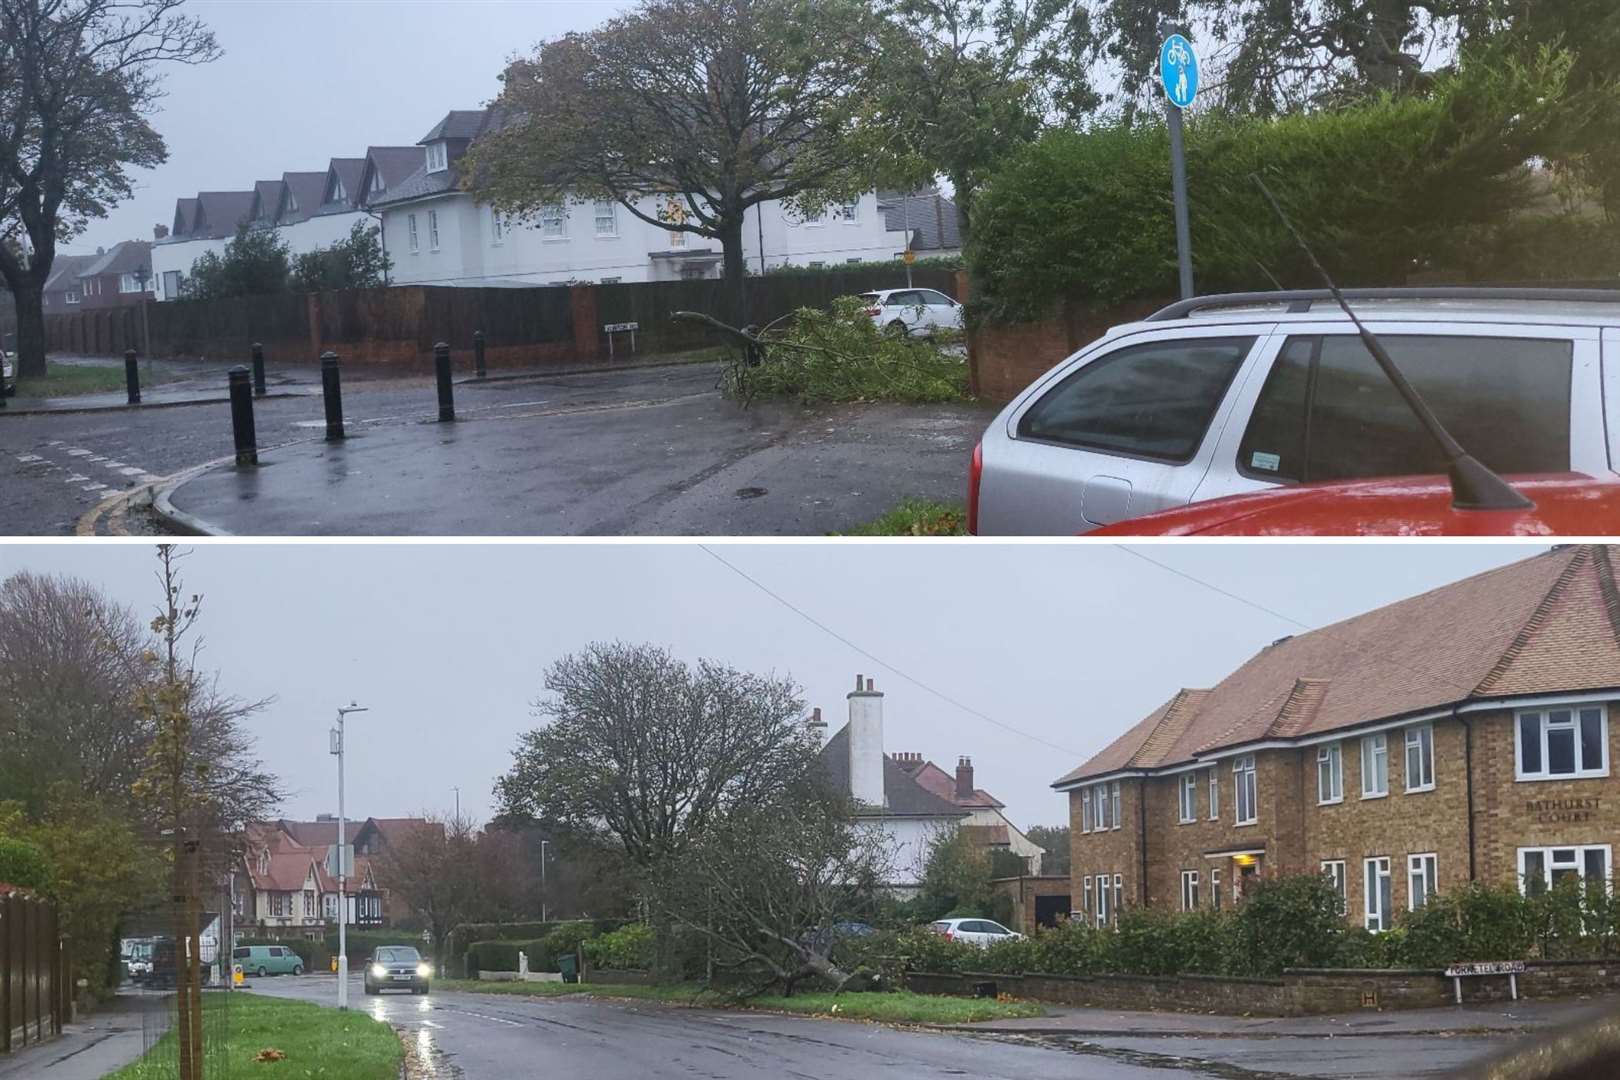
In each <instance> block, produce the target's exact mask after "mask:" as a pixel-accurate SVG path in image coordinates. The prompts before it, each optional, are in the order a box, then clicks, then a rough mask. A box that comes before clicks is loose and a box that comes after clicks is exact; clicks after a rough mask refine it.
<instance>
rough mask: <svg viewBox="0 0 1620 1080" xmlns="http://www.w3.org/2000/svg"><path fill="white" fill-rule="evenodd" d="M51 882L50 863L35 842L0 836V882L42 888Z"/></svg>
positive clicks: (25, 887) (22, 886) (26, 887)
mask: <svg viewBox="0 0 1620 1080" xmlns="http://www.w3.org/2000/svg"><path fill="white" fill-rule="evenodd" d="M50 883H51V864H50V863H49V862H48V861H47V860H46V858H45V853H44V852H43V851H41V850H40V849H39V847H38V845H36V844H31V843H29V842H28V841H26V840H19V839H17V838H15V837H12V836H0V884H6V885H16V886H19V887H21V888H24V889H37V890H43V889H44V888H45V887H46V886H47V885H49V884H50Z"/></svg>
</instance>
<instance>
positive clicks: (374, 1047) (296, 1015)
mask: <svg viewBox="0 0 1620 1080" xmlns="http://www.w3.org/2000/svg"><path fill="white" fill-rule="evenodd" d="M210 992H211V993H212V991H210ZM209 1004H210V1005H211V1004H213V1003H209ZM207 1015H208V1013H207V1012H206V1011H205V1013H204V1016H205V1026H206V1017H207ZM224 1019H225V1022H224V1024H223V1025H222V1026H223V1027H224V1028H225V1030H226V1032H227V1035H226V1038H225V1043H224V1045H223V1046H222V1047H219V1048H217V1049H216V1048H215V1047H213V1046H212V1045H210V1044H207V1043H205V1045H207V1046H208V1049H207V1050H206V1052H205V1057H204V1061H205V1062H206V1063H213V1062H224V1063H226V1068H227V1070H228V1072H229V1073H230V1075H233V1076H235V1075H241V1076H249V1075H252V1076H261V1075H262V1076H266V1077H275V1076H284V1077H304V1076H332V1077H338V1076H341V1077H343V1078H344V1080H394V1078H395V1077H397V1076H398V1075H399V1063H400V1059H401V1058H402V1057H403V1056H404V1048H403V1047H402V1046H401V1045H400V1042H399V1036H398V1035H396V1034H394V1029H393V1028H391V1027H389V1026H388V1025H387V1024H384V1023H382V1022H381V1021H378V1020H373V1019H372V1018H371V1017H369V1016H367V1015H366V1014H365V1013H364V1012H360V1011H354V1010H351V1011H349V1012H338V1011H337V1010H336V1009H329V1008H327V1007H325V1006H322V1005H315V1004H312V1003H311V1002H307V1001H288V1000H285V999H282V998H262V997H256V996H254V995H253V994H252V993H248V992H240V993H235V994H232V995H231V1000H230V1002H229V1004H228V1012H227V1013H226V1014H225V1018H224ZM174 1040H175V1035H174V1032H173V1031H172V1030H171V1031H170V1032H169V1033H168V1034H167V1035H165V1036H163V1038H162V1039H160V1040H158V1042H157V1044H156V1045H155V1046H153V1047H152V1049H151V1050H149V1051H148V1052H147V1053H146V1055H145V1056H144V1057H142V1058H141V1059H140V1060H139V1061H134V1062H131V1063H130V1064H128V1065H125V1066H124V1067H123V1068H122V1069H119V1070H118V1071H117V1072H115V1073H110V1074H109V1075H108V1077H107V1080H173V1077H174V1075H175V1068H176V1057H175V1055H176V1048H175V1044H174ZM271 1048H273V1049H276V1050H279V1051H281V1052H282V1053H283V1054H285V1055H286V1056H285V1057H283V1058H281V1059H280V1060H278V1061H265V1062H256V1061H255V1060H254V1056H255V1055H256V1054H258V1053H259V1051H261V1050H266V1049H271Z"/></svg>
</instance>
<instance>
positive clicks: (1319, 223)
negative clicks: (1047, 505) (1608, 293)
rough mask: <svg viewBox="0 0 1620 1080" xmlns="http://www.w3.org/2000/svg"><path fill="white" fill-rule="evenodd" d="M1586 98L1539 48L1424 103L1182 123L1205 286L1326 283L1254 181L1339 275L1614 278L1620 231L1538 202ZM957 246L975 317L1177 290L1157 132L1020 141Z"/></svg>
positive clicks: (1579, 130)
mask: <svg viewBox="0 0 1620 1080" xmlns="http://www.w3.org/2000/svg"><path fill="white" fill-rule="evenodd" d="M1617 85H1620V84H1617ZM1604 92H1606V93H1610V94H1611V96H1612V94H1613V91H1604ZM1584 93H1585V92H1576V91H1572V90H1571V88H1570V85H1569V59H1568V57H1567V55H1565V54H1562V53H1551V52H1544V53H1542V54H1540V55H1538V56H1535V57H1532V58H1530V59H1527V60H1517V59H1511V58H1506V57H1498V58H1491V57H1481V58H1479V59H1477V60H1473V59H1470V60H1465V62H1464V63H1463V65H1462V67H1461V69H1460V70H1458V71H1456V72H1453V73H1447V74H1443V75H1440V76H1438V77H1437V78H1436V79H1435V81H1434V84H1433V89H1432V91H1430V92H1429V93H1428V94H1427V95H1426V96H1410V95H1409V96H1403V97H1395V96H1383V97H1378V98H1374V99H1372V100H1365V101H1362V102H1360V103H1358V104H1355V105H1353V106H1350V107H1347V108H1343V109H1339V110H1336V111H1335V110H1318V111H1313V112H1309V113H1297V114H1291V115H1287V116H1283V117H1279V118H1274V119H1268V118H1259V117H1253V116H1232V115H1223V114H1221V113H1220V112H1218V111H1217V110H1214V109H1210V110H1206V111H1204V112H1202V113H1200V114H1195V115H1194V116H1192V117H1189V122H1188V124H1187V132H1186V152H1187V174H1188V191H1189V202H1190V211H1191V213H1190V217H1191V227H1192V250H1193V261H1194V271H1195V276H1196V278H1197V284H1198V287H1199V289H1200V291H1203V292H1217V291H1222V290H1227V289H1268V288H1271V287H1273V281H1275V282H1278V283H1280V284H1282V285H1283V286H1287V287H1293V288H1299V287H1309V288H1317V287H1320V284H1321V282H1320V279H1319V278H1318V277H1317V276H1316V275H1315V273H1314V271H1313V270H1312V269H1311V267H1310V265H1309V263H1308V261H1307V260H1306V259H1305V257H1304V256H1303V255H1302V254H1301V252H1300V251H1299V249H1298V246H1297V245H1296V244H1295V242H1294V241H1293V239H1292V238H1291V237H1290V236H1289V234H1288V233H1287V231H1286V230H1285V229H1284V227H1283V226H1282V224H1281V223H1280V222H1279V221H1278V219H1277V218H1276V216H1275V215H1274V213H1273V212H1272V210H1271V209H1270V207H1269V206H1268V205H1267V204H1266V203H1265V201H1264V198H1263V196H1262V195H1261V193H1260V191H1259V190H1258V188H1257V187H1256V186H1255V184H1254V182H1253V176H1254V175H1255V174H1260V175H1262V176H1263V177H1264V178H1265V179H1266V183H1267V185H1268V186H1269V187H1270V188H1271V189H1272V191H1273V192H1274V193H1275V194H1276V196H1277V198H1278V200H1279V201H1280V202H1281V203H1282V205H1283V206H1284V207H1285V208H1286V209H1287V211H1288V213H1289V215H1290V217H1291V218H1292V220H1293V221H1294V223H1295V224H1296V225H1297V226H1298V227H1299V228H1300V230H1301V231H1302V232H1303V233H1304V234H1305V235H1306V236H1307V237H1308V238H1309V240H1310V242H1311V244H1312V247H1313V248H1314V249H1315V251H1316V253H1317V255H1318V256H1319V257H1320V258H1321V259H1322V261H1323V263H1324V264H1326V265H1327V267H1328V268H1329V269H1330V270H1331V271H1332V272H1333V274H1334V275H1335V278H1336V279H1337V281H1338V283H1339V284H1341V285H1346V286H1348V285H1399V284H1402V283H1403V282H1405V281H1406V280H1407V279H1408V277H1409V276H1413V275H1422V276H1425V277H1429V278H1431V279H1432V278H1434V277H1452V278H1456V277H1466V276H1467V275H1469V274H1488V275H1491V276H1492V277H1497V278H1501V277H1509V278H1513V279H1516V280H1527V279H1532V278H1536V277H1541V276H1550V277H1561V278H1568V277H1569V276H1571V275H1580V276H1583V277H1592V276H1613V275H1615V274H1620V243H1617V239H1620V233H1617V230H1616V229H1615V228H1614V227H1612V226H1609V225H1605V224H1604V223H1603V222H1602V221H1601V220H1600V219H1599V218H1598V217H1597V216H1596V215H1593V214H1590V213H1585V214H1581V213H1578V212H1576V211H1574V210H1571V211H1567V212H1558V211H1553V212H1551V213H1549V207H1550V205H1551V204H1552V203H1554V202H1555V200H1553V199H1551V198H1549V196H1548V190H1547V183H1546V182H1545V180H1544V178H1545V174H1543V176H1542V178H1539V179H1538V178H1537V177H1536V176H1534V175H1533V174H1532V173H1531V172H1530V170H1529V169H1528V168H1527V167H1526V163H1527V162H1529V161H1531V160H1533V159H1536V158H1538V157H1552V158H1557V157H1559V156H1560V155H1563V156H1565V157H1567V156H1568V154H1569V152H1570V150H1571V146H1572V145H1576V144H1578V143H1579V141H1580V140H1582V139H1589V138H1590V137H1591V136H1590V134H1589V132H1588V131H1587V129H1586V127H1585V124H1586V117H1587V116H1588V115H1589V114H1588V112H1587V111H1586V104H1585V102H1587V100H1588V99H1587V98H1586V97H1585V96H1583V95H1584ZM1538 215H1539V216H1538ZM1572 256H1575V257H1578V262H1573V261H1572ZM967 257H968V264H969V268H970V270H971V272H972V275H973V300H972V301H971V302H970V309H971V311H970V318H974V319H978V318H990V319H992V320H1001V319H1005V320H1017V319H1026V318H1039V317H1044V316H1045V315H1047V314H1048V313H1049V312H1050V311H1051V310H1052V308H1053V305H1054V304H1056V303H1058V302H1060V301H1061V302H1071V303H1079V304H1083V305H1087V306H1091V307H1095V308H1109V307H1114V306H1117V305H1120V304H1123V303H1130V302H1137V301H1141V300H1144V299H1152V298H1155V297H1163V296H1166V295H1173V294H1174V291H1175V290H1174V285H1175V275H1176V241H1175V235H1174V223H1173V215H1172V213H1171V204H1170V173H1169V137H1168V134H1167V130H1166V129H1165V127H1164V126H1163V125H1162V124H1161V125H1156V126H1136V127H1125V126H1120V125H1114V126H1100V127H1097V128H1093V129H1091V130H1088V131H1083V132H1082V131H1074V130H1055V131H1052V132H1049V133H1048V134H1046V135H1044V136H1042V137H1041V138H1040V139H1039V140H1037V141H1036V142H1035V143H1033V144H1031V145H1029V146H1027V147H1025V148H1023V149H1022V150H1020V151H1019V152H1018V153H1016V154H1014V155H1012V156H1011V157H1010V158H1009V160H1008V161H1007V163H1006V164H1005V165H1004V166H1003V167H1002V168H1001V169H1000V171H998V172H997V173H996V174H995V175H994V176H993V177H992V178H991V180H990V181H989V182H988V183H987V185H986V186H985V188H984V190H983V191H982V193H981V194H980V195H979V196H978V197H977V199H976V201H975V204H974V217H973V235H972V240H971V243H970V245H969V247H968V250H967Z"/></svg>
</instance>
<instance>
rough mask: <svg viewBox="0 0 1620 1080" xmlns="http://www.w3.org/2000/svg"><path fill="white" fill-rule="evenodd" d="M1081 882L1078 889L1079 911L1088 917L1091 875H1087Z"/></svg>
mask: <svg viewBox="0 0 1620 1080" xmlns="http://www.w3.org/2000/svg"><path fill="white" fill-rule="evenodd" d="M1081 881H1082V885H1081V887H1080V910H1081V912H1082V913H1084V914H1086V915H1090V914H1091V875H1090V874H1087V875H1086V876H1085V877H1084V878H1082V879H1081Z"/></svg>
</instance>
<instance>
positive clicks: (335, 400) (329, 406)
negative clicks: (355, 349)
mask: <svg viewBox="0 0 1620 1080" xmlns="http://www.w3.org/2000/svg"><path fill="white" fill-rule="evenodd" d="M321 396H322V397H323V398H325V399H326V441H327V442H337V441H338V440H339V439H341V438H343V384H342V381H341V379H340V378H339V375H338V358H337V353H335V352H323V353H321Z"/></svg>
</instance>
